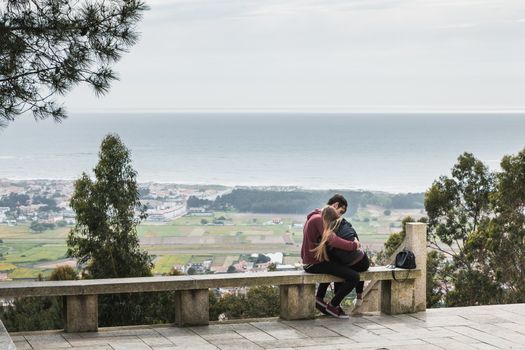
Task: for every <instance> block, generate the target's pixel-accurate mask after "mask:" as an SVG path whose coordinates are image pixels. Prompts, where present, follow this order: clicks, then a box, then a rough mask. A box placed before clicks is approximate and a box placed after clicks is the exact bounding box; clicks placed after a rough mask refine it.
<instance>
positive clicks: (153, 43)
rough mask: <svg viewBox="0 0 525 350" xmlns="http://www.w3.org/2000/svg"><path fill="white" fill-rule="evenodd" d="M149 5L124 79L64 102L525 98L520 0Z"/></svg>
mask: <svg viewBox="0 0 525 350" xmlns="http://www.w3.org/2000/svg"><path fill="white" fill-rule="evenodd" d="M148 3H149V5H150V6H151V11H149V12H148V13H147V14H146V16H145V19H144V22H143V23H141V25H140V28H139V29H140V30H141V31H142V32H143V35H142V39H141V41H140V43H139V44H138V45H137V46H136V47H134V48H132V50H131V53H130V54H129V55H126V56H125V57H124V59H123V61H122V62H121V63H120V64H119V65H118V67H117V69H118V70H119V72H120V76H121V77H122V81H121V82H119V83H117V84H115V85H114V87H113V89H112V91H111V92H110V94H109V95H108V96H106V97H104V98H103V99H102V100H98V101H97V100H95V99H94V98H93V97H92V96H91V94H89V95H87V94H86V93H85V92H84V91H83V90H82V89H79V90H78V91H76V92H75V93H74V94H73V95H72V96H71V97H70V98H69V102H68V103H67V104H68V105H69V106H70V107H71V109H84V110H85V109H89V108H91V107H93V106H94V105H96V106H97V107H101V108H105V107H107V108H141V109H148V108H163V109H165V108H204V109H209V108H211V109H213V108H221V109H237V108H243V109H254V108H284V109H286V108H311V107H314V106H315V108H328V109H331V108H334V106H335V107H337V108H342V109H345V108H347V109H352V108H358V106H376V108H385V107H387V106H392V105H398V106H419V107H420V106H434V107H435V106H442V107H444V108H447V107H450V108H462V106H478V107H479V108H482V107H483V106H491V108H492V107H493V106H511V107H515V106H522V107H523V105H524V104H525V103H524V102H523V98H522V96H521V92H520V91H522V90H523V85H524V84H525V67H523V64H522V63H523V62H524V61H525V42H524V40H525V26H523V25H522V22H524V21H525V18H520V17H519V15H520V14H523V13H525V3H523V2H522V1H521V0H519V1H517V0H516V1H515V0H507V1H505V6H503V5H502V3H501V2H500V1H475V0H473V1H466V0H457V1H451V0H439V1H438V0H426V1H406V0H404V1H395V0H381V1H374V0H359V1H356V0H354V1H351V0H345V1H343V0H331V1H329V0H328V1H321V0H301V1H299V0H289V1H284V0H280V1H277V0H267V1H260V0H242V1H240V0H239V1H233V0H173V1H171V0H170V1H167V0H151V1H149V2H148ZM517 15H518V18H520V19H516V16H517ZM521 16H523V15H521ZM419 107H418V108H419ZM407 108H408V107H407Z"/></svg>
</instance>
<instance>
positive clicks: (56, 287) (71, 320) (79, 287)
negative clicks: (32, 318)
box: [0, 224, 426, 332]
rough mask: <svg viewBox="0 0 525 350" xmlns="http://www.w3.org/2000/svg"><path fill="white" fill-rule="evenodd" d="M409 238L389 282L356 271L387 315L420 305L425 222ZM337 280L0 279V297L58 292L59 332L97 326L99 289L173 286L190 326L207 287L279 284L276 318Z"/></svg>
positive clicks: (280, 275)
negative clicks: (409, 254)
mask: <svg viewBox="0 0 525 350" xmlns="http://www.w3.org/2000/svg"><path fill="white" fill-rule="evenodd" d="M409 225H410V224H409ZM414 225H416V224H414ZM421 225H423V224H421ZM414 228H416V229H414ZM416 236H417V237H419V238H418V239H415V240H414V239H413V238H414V237H416ZM409 237H411V238H410V239H412V240H413V241H414V242H420V244H419V246H421V245H422V244H423V245H422V247H423V248H421V247H419V248H418V246H417V245H414V244H412V245H409V247H411V248H412V251H414V253H415V254H416V261H417V263H418V269H414V270H403V269H395V273H396V277H397V279H398V280H399V281H394V280H393V276H392V269H389V268H387V267H384V266H379V267H371V268H370V269H369V270H368V271H366V272H362V273H360V277H361V280H363V281H381V285H380V286H381V288H380V290H381V291H380V311H382V312H385V313H388V314H399V313H409V312H417V311H422V310H424V309H425V304H426V300H425V298H426V294H425V283H426V273H425V272H426V226H425V225H423V227H421V226H419V227H417V226H411V227H409V226H408V225H407V239H409ZM409 243H410V242H409ZM421 251H423V252H424V254H422V253H421ZM418 253H419V254H418ZM421 265H422V266H421ZM339 281H342V279H340V278H338V277H335V276H331V275H326V274H310V273H306V272H304V271H283V272H258V273H230V274H216V275H192V276H157V277H138V278H114V279H96V280H74V281H35V282H3V283H0V298H2V299H5V298H12V297H15V298H16V297H28V296H63V297H64V329H65V331H66V332H89V331H91V332H93V331H97V330H98V304H97V295H99V294H117V293H140V292H162V291H175V292H176V298H175V305H174V307H175V317H176V322H175V323H176V324H177V325H178V326H193V325H207V324H209V289H210V288H220V287H244V286H248V287H249V286H260V285H273V286H279V288H280V303H281V308H280V310H281V312H280V316H281V318H283V319H286V320H298V319H308V318H314V317H315V286H316V284H317V283H322V282H339Z"/></svg>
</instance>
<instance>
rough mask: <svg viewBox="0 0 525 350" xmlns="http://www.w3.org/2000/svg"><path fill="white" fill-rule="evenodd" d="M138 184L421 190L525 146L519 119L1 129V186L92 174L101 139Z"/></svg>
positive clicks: (126, 116)
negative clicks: (117, 143)
mask: <svg viewBox="0 0 525 350" xmlns="http://www.w3.org/2000/svg"><path fill="white" fill-rule="evenodd" d="M108 133H117V134H118V135H120V137H121V138H122V140H123V141H124V143H125V144H126V145H127V147H128V148H129V149H130V150H131V152H132V159H133V166H134V168H135V169H136V170H137V171H138V181H139V182H150V181H151V182H170V183H179V184H220V185H227V186H297V187H302V188H308V189H365V190H377V191H387V192H420V191H425V190H426V189H428V187H429V186H430V185H431V184H432V182H433V181H434V180H435V179H437V178H438V177H439V176H440V175H449V174H450V169H451V167H452V166H453V165H454V163H455V161H456V159H457V157H458V156H459V155H460V154H461V153H463V152H465V151H467V152H471V153H473V154H474V155H475V156H476V157H477V158H478V159H480V160H482V161H483V162H484V163H485V164H487V165H488V166H489V167H490V168H491V169H493V170H497V169H499V162H500V160H501V158H502V157H503V156H504V155H506V154H516V153H517V152H519V151H520V150H522V149H523V148H524V147H525V137H524V136H525V114H505V113H500V114H497V113H490V114H489V113H483V114H475V113H465V114H461V113H450V114H440V113H429V114H422V113H419V114H418V113H409V114H402V113H398V114H343V113H339V114H338V113H266V112H258V113H241V112H236V113H97V114H78V113H76V114H71V115H70V117H69V119H67V120H65V121H64V122H63V123H61V124H56V123H54V122H52V121H50V120H46V121H38V122H36V121H34V120H33V119H32V118H31V117H24V118H21V119H20V120H18V121H16V122H14V123H11V124H10V125H9V126H8V127H7V128H4V129H1V130H0V178H7V179H76V178H78V177H79V176H80V175H81V173H82V172H88V173H91V170H92V168H93V167H94V166H95V164H96V162H97V154H98V149H99V146H100V142H101V140H102V138H103V137H104V135H106V134H108Z"/></svg>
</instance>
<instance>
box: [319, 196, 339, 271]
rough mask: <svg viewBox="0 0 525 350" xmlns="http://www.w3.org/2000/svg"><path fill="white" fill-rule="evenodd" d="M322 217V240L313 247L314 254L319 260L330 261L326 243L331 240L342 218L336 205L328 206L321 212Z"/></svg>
mask: <svg viewBox="0 0 525 350" xmlns="http://www.w3.org/2000/svg"><path fill="white" fill-rule="evenodd" d="M321 217H322V218H323V235H322V236H321V242H319V245H318V246H317V247H315V248H314V249H312V252H313V253H314V256H315V258H316V259H317V260H319V261H329V260H330V259H329V258H328V253H327V251H326V245H327V244H328V241H329V240H330V237H331V236H332V235H333V234H334V232H335V231H337V229H338V228H339V224H340V223H341V220H340V219H339V215H338V214H337V211H336V210H335V209H334V207H331V206H326V207H324V208H323V211H322V212H321Z"/></svg>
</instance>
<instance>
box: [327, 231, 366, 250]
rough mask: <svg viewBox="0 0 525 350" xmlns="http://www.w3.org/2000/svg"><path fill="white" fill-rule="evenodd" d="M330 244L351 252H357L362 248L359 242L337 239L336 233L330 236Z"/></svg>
mask: <svg viewBox="0 0 525 350" xmlns="http://www.w3.org/2000/svg"><path fill="white" fill-rule="evenodd" d="M328 244H329V245H330V246H332V247H334V248H339V249H342V250H346V251H349V252H351V251H354V250H357V249H359V247H360V246H361V243H359V241H358V240H354V241H347V240H344V239H342V238H341V237H337V235H336V234H335V233H334V234H332V235H331V236H330V239H329V240H328Z"/></svg>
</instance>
